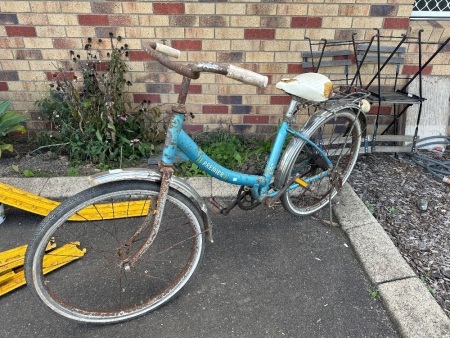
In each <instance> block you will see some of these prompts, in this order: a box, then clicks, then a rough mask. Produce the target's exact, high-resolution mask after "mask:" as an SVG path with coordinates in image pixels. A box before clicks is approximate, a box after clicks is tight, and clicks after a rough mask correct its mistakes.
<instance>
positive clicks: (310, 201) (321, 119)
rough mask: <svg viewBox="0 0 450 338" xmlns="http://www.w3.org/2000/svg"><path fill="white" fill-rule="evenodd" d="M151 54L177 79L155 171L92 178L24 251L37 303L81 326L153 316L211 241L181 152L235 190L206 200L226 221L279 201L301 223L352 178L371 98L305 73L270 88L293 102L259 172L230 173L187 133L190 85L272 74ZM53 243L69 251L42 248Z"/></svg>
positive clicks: (258, 81)
mask: <svg viewBox="0 0 450 338" xmlns="http://www.w3.org/2000/svg"><path fill="white" fill-rule="evenodd" d="M147 52H148V53H149V54H150V55H151V56H152V57H153V58H154V59H155V60H156V61H158V62H159V63H160V64H162V65H163V66H165V67H167V68H169V69H171V70H173V71H175V72H177V73H179V74H181V75H183V79H182V83H181V92H180V94H179V96H178V102H177V103H176V104H175V105H174V106H173V108H172V112H171V117H170V123H169V126H168V130H167V135H166V139H165V145H164V149H163V152H162V156H161V161H160V164H159V172H157V171H151V170H148V169H129V170H111V171H110V172H107V173H101V174H98V175H96V176H94V177H93V178H92V179H93V180H94V181H95V182H96V183H98V185H96V186H94V187H91V188H89V189H87V190H85V191H82V192H80V193H78V194H76V195H74V196H73V197H71V198H69V199H67V200H66V201H63V202H62V203H61V205H59V206H58V207H57V208H56V209H55V210H54V211H53V212H52V213H51V214H50V215H49V216H47V217H46V218H45V219H44V220H43V221H42V222H41V224H40V225H39V227H38V230H37V232H36V234H35V236H34V238H33V239H32V241H31V243H30V245H29V247H28V250H27V252H26V259H25V272H26V280H27V283H28V285H29V286H30V288H31V291H32V293H33V295H34V297H35V298H37V299H38V300H39V301H41V302H43V303H44V304H45V305H46V306H47V307H48V308H50V309H51V310H53V311H54V312H56V313H57V314H59V315H62V316H63V317H66V318H69V319H72V320H75V321H78V322H86V323H98V324H107V323H114V322H120V321H125V320H129V319H132V318H135V317H137V316H140V315H143V314H145V313H148V312H150V311H153V310H155V309H157V308H158V307H160V306H162V305H163V304H165V303H167V302H168V301H169V300H170V299H172V298H173V297H174V296H175V295H176V294H177V293H178V292H179V291H180V290H181V289H182V288H183V286H184V285H185V284H186V283H187V282H188V280H189V279H190V277H191V276H192V274H193V273H194V271H195V269H196V268H197V267H198V265H199V262H200V258H201V256H202V254H203V252H204V247H205V242H206V240H207V239H208V240H210V241H212V228H211V221H210V217H209V214H208V208H207V206H206V203H205V201H203V200H202V198H201V197H200V196H199V194H198V193H197V192H196V191H195V190H194V189H193V188H192V187H190V186H189V185H188V184H187V183H186V182H184V181H183V180H182V179H179V178H177V177H175V176H174V175H173V163H174V158H175V156H176V155H177V156H180V157H181V158H183V159H184V160H191V161H193V162H194V163H196V164H197V165H198V166H199V167H200V168H201V169H202V170H204V171H205V172H206V173H207V174H209V175H211V176H212V177H215V178H217V179H219V180H222V181H225V182H228V183H232V184H234V185H237V186H240V188H239V191H238V194H237V197H236V199H235V200H234V201H233V203H232V204H231V205H230V206H229V207H227V208H224V207H222V206H221V205H219V204H218V203H217V202H216V201H214V200H213V201H212V202H213V204H214V205H215V206H216V207H217V208H219V210H220V212H221V213H223V214H227V213H229V212H230V210H231V209H232V208H233V207H235V206H238V207H240V208H242V209H246V210H248V209H252V208H254V207H256V206H257V205H259V204H265V205H269V206H270V205H273V204H274V203H275V202H277V201H278V200H280V201H281V204H282V206H283V207H284V208H285V209H286V210H287V211H288V212H291V213H293V214H295V215H298V216H304V215H309V214H312V213H314V212H316V211H317V210H319V209H321V208H322V207H324V206H325V205H326V204H328V203H329V202H330V200H331V198H332V197H333V196H334V195H335V194H336V193H337V192H338V191H339V189H340V187H341V186H342V184H343V183H344V182H345V181H346V180H347V178H348V176H349V175H350V172H351V171H352V169H353V166H354V164H355V162H356V159H357V156H358V152H359V148H360V143H361V137H362V135H363V133H364V130H365V115H364V112H367V110H368V106H367V105H368V102H367V101H365V98H366V97H367V96H368V93H367V92H364V91H359V90H356V91H355V90H347V91H345V92H340V93H335V94H333V95H334V96H333V95H332V84H331V82H330V80H328V78H327V77H325V76H323V75H321V74H317V73H306V74H301V75H299V76H297V77H295V78H293V79H288V80H282V81H280V82H279V83H278V84H277V88H280V89H282V90H284V91H285V92H286V93H287V94H289V95H291V103H290V104H289V107H288V109H287V112H286V113H285V114H284V118H283V121H282V122H281V124H280V125H279V128H278V132H277V134H276V137H275V139H274V142H273V146H272V150H271V153H270V155H269V158H268V160H267V164H266V167H265V170H264V173H262V174H261V175H253V174H246V173H240V172H236V171H232V170H229V169H227V168H224V167H222V166H221V165H219V164H218V163H216V162H215V161H213V160H212V159H211V158H210V157H208V155H206V154H205V153H204V152H203V151H202V150H201V149H199V147H198V146H197V144H196V143H195V142H194V141H193V140H192V139H191V138H190V137H189V136H188V135H187V133H186V132H184V131H183V129H182V127H183V122H184V118H185V115H186V114H187V110H186V107H185V103H186V98H187V95H188V89H189V85H190V81H191V79H197V78H199V76H200V74H201V73H202V72H212V73H216V74H222V75H225V76H228V77H230V78H233V79H235V80H238V81H240V82H243V83H247V84H250V85H255V86H260V87H264V86H266V85H267V82H268V79H267V77H266V76H263V75H261V74H258V73H255V72H252V71H249V70H246V69H244V68H240V67H237V66H233V65H229V64H215V63H208V62H201V63H197V64H189V65H185V64H179V63H177V62H174V61H171V60H169V59H168V58H167V55H169V56H175V57H176V56H177V55H179V53H180V52H179V51H177V50H176V49H173V48H171V47H168V46H164V45H160V44H157V43H151V44H150V48H149V49H147ZM305 107H314V109H315V112H314V113H313V114H312V115H311V116H310V118H309V120H308V121H307V122H306V124H305V125H304V126H303V127H302V128H301V129H300V131H297V130H295V129H293V128H292V127H291V124H292V123H293V121H294V118H295V116H296V114H297V113H298V112H299V111H300V110H301V109H303V108H305ZM288 139H290V140H288ZM287 140H288V141H289V142H288V141H287ZM285 143H288V144H287V146H286V147H285V148H283V146H284V145H285ZM283 149H284V150H283ZM54 239H56V241H57V242H60V243H68V244H69V245H70V246H71V250H75V252H73V251H70V253H59V252H58V253H56V252H54V251H48V252H46V247H47V243H49V242H50V241H52V240H54ZM72 260H74V261H73V262H72V263H70V264H67V265H66V266H65V267H64V268H62V269H57V270H54V271H53V272H52V273H49V274H45V273H46V272H47V270H49V269H55V268H57V267H59V266H61V265H63V264H66V261H72Z"/></svg>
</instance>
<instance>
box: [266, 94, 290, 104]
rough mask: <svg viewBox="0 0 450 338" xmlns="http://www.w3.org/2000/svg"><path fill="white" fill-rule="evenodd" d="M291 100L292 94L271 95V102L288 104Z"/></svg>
mask: <svg viewBox="0 0 450 338" xmlns="http://www.w3.org/2000/svg"><path fill="white" fill-rule="evenodd" d="M290 102H291V96H290V95H272V96H271V97H270V104H282V105H287V104H289V103H290Z"/></svg>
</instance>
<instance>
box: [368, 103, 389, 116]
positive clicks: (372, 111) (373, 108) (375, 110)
mask: <svg viewBox="0 0 450 338" xmlns="http://www.w3.org/2000/svg"><path fill="white" fill-rule="evenodd" d="M377 113H378V106H374V105H372V106H371V107H370V111H369V115H376V114H377ZM391 113H392V107H391V106H381V107H380V115H390V114H391Z"/></svg>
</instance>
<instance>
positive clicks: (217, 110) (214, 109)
mask: <svg viewBox="0 0 450 338" xmlns="http://www.w3.org/2000/svg"><path fill="white" fill-rule="evenodd" d="M202 112H203V114H228V106H219V105H214V106H203V110H202Z"/></svg>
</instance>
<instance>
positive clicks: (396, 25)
mask: <svg viewBox="0 0 450 338" xmlns="http://www.w3.org/2000/svg"><path fill="white" fill-rule="evenodd" d="M383 28H384V29H408V28H409V18H385V19H384V24H383Z"/></svg>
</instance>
